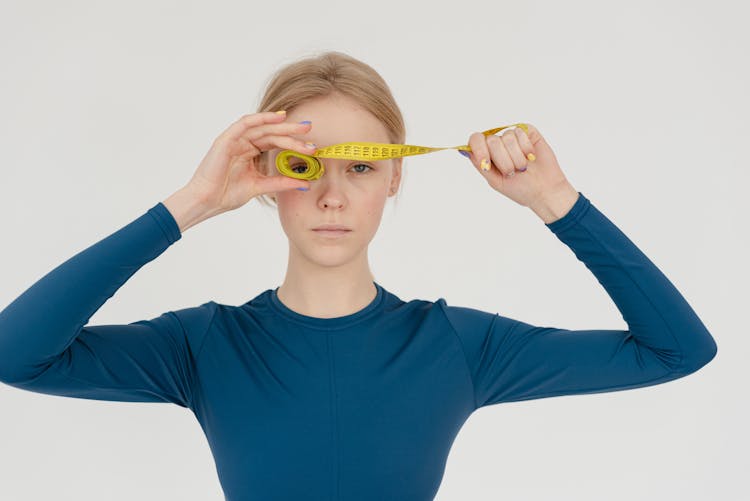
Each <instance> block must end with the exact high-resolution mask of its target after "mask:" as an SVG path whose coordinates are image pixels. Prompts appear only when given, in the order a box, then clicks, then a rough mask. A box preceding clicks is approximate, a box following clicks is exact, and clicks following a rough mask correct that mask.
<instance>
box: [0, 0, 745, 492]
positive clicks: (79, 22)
mask: <svg viewBox="0 0 750 501" xmlns="http://www.w3.org/2000/svg"><path fill="white" fill-rule="evenodd" d="M431 6H432V7H431ZM433 7H434V8H433ZM747 19H748V12H747V7H746V6H744V4H743V3H742V2H737V1H733V2H727V1H716V2H698V1H690V2H677V1H670V2H646V1H638V2H633V1H629V2H594V1H586V2H583V1H568V2H552V1H548V2H537V1H528V0H526V1H514V2H498V1H493V2H472V1H468V2H456V3H454V4H448V5H447V6H445V7H443V6H440V7H438V6H437V5H436V4H432V3H430V4H427V3H424V4H423V3H416V2H414V3H407V2H403V1H401V2H385V1H380V2H373V3H371V4H361V5H358V4H354V3H352V2H344V1H340V2H289V1H287V2H283V3H278V2H248V1H245V2H227V1H212V2H186V1H179V2H178V1H169V2H167V1H136V2H134V1H129V2H118V3H114V2H95V1H86V2H83V1H71V2H53V1H51V0H49V1H23V2H21V1H15V2H8V1H4V2H3V3H2V13H1V14H0V56H1V57H2V78H0V89H1V90H2V92H1V93H0V109H1V110H2V113H1V114H0V128H1V133H0V141H1V144H0V146H1V151H2V155H3V161H2V166H1V167H0V214H2V216H1V217H2V233H1V235H2V237H1V238H2V245H0V252H2V256H1V259H0V308H2V307H4V306H5V305H7V304H9V303H10V302H11V301H12V300H13V299H15V298H16V297H17V296H18V295H20V294H21V293H22V292H23V291H24V290H26V289H27V288H28V287H29V286H30V285H32V284H33V283H34V282H35V281H36V280H38V279H39V278H41V277H42V276H43V275H44V274H46V273H47V272H48V271H50V270H51V269H52V268H54V267H56V266H57V265H58V264H60V263H62V262H63V261H65V260H66V259H67V258H69V257H70V256H72V255H73V254H75V253H77V252H79V251H81V250H83V249H84V248H86V247H88V246H89V245H92V244H93V243H95V242H97V241H98V240H100V239H101V238H104V237H105V236H107V235H109V234H111V233H112V232H114V231H115V230H117V229H119V228H121V227H122V226H124V225H125V224H127V223H129V222H130V221H132V220H133V219H135V218H136V217H138V216H140V215H141V214H143V213H144V212H145V211H146V210H148V209H149V208H150V207H152V206H153V205H154V204H156V203H157V202H158V201H163V200H164V199H166V198H167V197H168V196H169V195H170V194H171V193H173V192H174V191H175V190H177V189H178V188H179V187H181V186H182V185H183V184H184V183H185V182H186V181H187V180H188V179H189V177H190V175H191V174H192V173H193V171H194V169H195V168H196V167H197V165H198V163H199V162H200V160H201V159H202V157H203V155H204V154H205V152H206V151H207V150H208V148H209V147H210V145H211V142H212V141H213V139H214V138H215V137H216V136H217V135H218V134H219V133H220V132H221V131H223V130H224V129H225V128H226V127H227V126H228V125H229V124H230V123H231V122H233V121H234V120H236V119H237V118H239V117H240V116H241V115H243V114H245V113H251V112H255V111H256V106H257V104H258V102H259V100H260V97H261V95H262V91H263V86H264V84H265V82H266V80H267V78H268V77H269V75H270V74H271V73H272V72H273V71H275V70H276V69H277V68H278V67H279V66H281V65H283V64H286V63H288V62H291V61H293V60H296V59H298V58H301V57H304V56H307V55H313V54H316V53H319V52H322V51H325V50H340V51H343V52H346V53H348V54H351V55H352V56H354V57H357V58H359V59H361V60H363V61H364V62H366V63H368V64H370V65H371V66H373V67H374V68H375V69H376V70H378V71H379V72H380V73H381V75H382V76H383V77H384V78H385V79H386V81H387V82H388V83H389V85H390V86H391V89H392V91H393V93H394V95H395V97H396V99H397V101H398V102H399V104H400V106H401V108H402V111H403V113H404V116H405V119H406V125H407V139H408V140H407V142H408V143H409V144H419V145H425V146H454V145H458V144H466V142H467V140H468V136H469V135H470V133H471V132H475V131H482V130H486V129H489V128H492V127H496V126H499V125H503V124H509V123H515V122H529V123H532V124H534V125H535V126H536V127H537V128H538V129H539V130H540V132H541V133H542V135H544V136H545V138H546V139H547V141H548V142H549V143H550V145H551V146H552V148H553V150H554V151H555V153H556V155H557V158H558V160H559V161H560V164H561V166H562V168H563V171H564V172H565V173H566V175H567V177H568V179H569V180H570V181H571V183H572V184H573V186H574V187H575V188H576V189H577V190H578V191H581V192H582V193H584V194H585V195H586V196H587V197H588V198H589V199H590V200H591V201H592V203H593V204H595V205H596V207H597V208H598V209H599V210H600V211H602V212H603V213H604V214H605V215H606V216H607V217H609V218H610V219H611V220H612V221H613V222H614V223H615V224H617V226H618V227H619V228H620V229H621V230H622V231H623V232H624V233H625V234H626V235H628V237H629V238H630V239H631V240H633V242H634V243H636V245H638V246H639V248H640V249H641V250H643V251H644V252H645V253H646V255H648V256H649V258H650V259H651V260H652V261H653V262H654V263H655V264H657V266H659V268H660V269H661V270H662V271H663V272H664V273H665V274H666V275H667V277H668V278H669V279H670V280H671V281H672V283H674V284H675V286H676V287H677V288H678V289H679V290H680V292H681V293H682V294H683V295H684V297H685V298H686V299H687V300H688V302H689V303H690V304H691V306H692V307H693V308H694V309H695V310H696V312H697V313H698V315H699V316H700V318H701V319H702V321H703V322H704V323H705V325H706V326H707V327H708V329H709V330H710V331H711V333H712V335H713V336H714V338H715V339H716V341H717V344H718V355H717V357H716V358H715V359H714V360H713V361H712V362H711V363H710V364H709V365H707V366H706V367H704V368H703V369H701V370H700V371H699V372H697V373H695V374H693V375H690V376H688V377H686V378H682V379H679V380H676V381H673V382H669V383H665V384H662V385H658V386H653V387H648V388H641V389H636V390H627V391H620V392H612V393H604V394H594V395H574V396H565V397H553V398H546V399H538V400H532V401H524V402H515V403H507V404H503V405H496V406H492V407H487V408H483V409H480V410H478V411H477V412H476V413H474V414H473V415H472V416H471V417H470V419H469V420H468V421H467V422H466V424H465V425H464V427H463V428H462V430H461V432H460V433H459V435H458V437H457V439H456V441H455V443H454V445H453V449H452V450H451V454H450V456H449V459H448V463H447V467H446V471H445V476H444V478H443V482H442V485H441V488H440V491H439V493H438V496H437V498H436V499H437V500H439V501H444V500H455V499H471V500H497V499H513V500H529V501H532V500H550V499H555V500H558V501H561V500H576V501H583V500H601V499H608V500H628V501H631V500H633V499H638V500H659V501H663V500H680V501H684V500H693V499H694V500H703V499H722V500H740V499H748V498H749V496H750V490H748V487H747V483H746V478H745V476H746V473H747V460H746V451H747V450H748V446H750V443H749V442H750V441H749V440H748V436H749V433H748V431H747V423H748V421H750V415H749V414H750V413H749V412H748V409H747V395H748V391H747V383H746V382H747V380H748V371H747V368H746V367H747V360H748V346H750V342H748V333H747V327H746V325H747V320H746V318H745V317H744V314H745V313H746V312H747V307H746V304H745V303H746V299H747V297H748V294H747V292H746V284H747V282H748V279H750V277H749V276H748V265H747V261H746V260H747V256H748V250H749V249H748V247H749V245H748V240H749V239H748V230H747V228H748V215H747V214H748V209H749V208H750V207H749V206H748V203H747V201H746V196H747V193H748V183H749V182H750V175H749V174H748V165H747V164H748V162H747V156H748V155H747V149H746V148H747V144H748V139H747V136H748V125H747V123H748V119H749V118H748V108H749V106H748V102H749V100H748V97H747V96H748V91H747V89H748V86H749V85H750V81H749V80H750V79H749V78H748V63H747V55H748V48H750V38H749V37H748V35H747V29H746V21H747ZM404 170H405V171H406V172H405V179H404V182H403V184H402V192H401V194H400V197H399V200H398V202H397V203H396V204H395V205H393V202H392V201H391V202H389V203H388V205H387V208H386V212H385V214H384V217H383V221H382V224H381V227H380V230H379V233H378V234H377V236H376V237H375V239H374V240H373V242H372V244H371V247H370V256H371V264H372V269H373V273H374V275H375V278H376V280H377V281H378V282H379V283H380V284H382V285H383V286H384V287H386V288H387V289H389V290H390V291H392V292H393V293H395V294H396V295H398V296H399V297H401V298H402V299H403V300H405V301H408V300H410V299H412V298H421V299H428V300H433V301H434V300H436V299H437V298H439V297H444V298H446V300H447V301H448V304H452V305H464V306H471V307H474V308H479V309H483V310H486V311H491V312H499V313H501V314H505V315H508V316H511V317H513V318H518V319H521V320H526V321H528V322H531V323H535V324H543V325H555V326H559V327H565V328H570V329H589V328H602V329H620V328H622V329H624V328H627V326H626V324H625V323H624V321H623V319H622V317H621V315H620V313H619V312H618V310H617V309H616V307H615V305H614V303H613V302H612V300H611V299H610V298H609V296H608V295H607V294H606V292H605V291H604V289H603V288H602V287H601V286H600V285H599V283H598V282H597V281H596V279H595V277H594V276H593V275H592V274H591V273H590V272H589V271H588V270H587V269H586V268H585V266H584V265H583V264H582V263H581V262H579V261H578V260H577V259H576V258H575V256H574V254H573V253H572V252H571V250H570V249H568V248H567V247H566V246H565V245H564V244H562V243H561V242H560V241H559V240H558V239H557V238H556V237H555V236H554V234H553V233H551V232H550V231H549V230H548V229H547V228H546V227H545V226H544V224H543V222H542V221H541V220H540V219H539V218H538V217H537V216H536V215H535V214H534V213H533V212H531V211H530V210H529V209H527V208H524V207H521V206H519V205H517V204H515V202H513V201H511V200H509V199H507V198H505V197H503V196H502V195H501V194H499V193H498V192H496V191H494V190H492V189H491V188H490V187H489V185H488V184H487V183H486V182H485V181H484V179H483V178H482V176H481V174H480V173H479V172H477V171H476V170H475V169H474V167H473V166H472V165H471V164H470V163H469V161H468V160H466V159H465V158H463V157H461V156H459V155H458V154H457V153H455V152H454V151H450V150H446V151H440V152H436V153H431V154H429V155H422V156H417V157H411V158H407V159H405V162H404ZM286 260H287V241H286V236H285V235H284V233H283V230H282V228H281V225H280V224H279V221H278V216H277V215H276V213H275V212H274V210H272V209H268V208H265V207H262V206H260V205H259V204H258V203H257V201H251V202H250V203H248V204H247V205H245V206H243V207H242V208H240V209H238V210H236V211H232V212H230V213H224V214H222V215H220V216H217V217H216V218H212V219H209V220H208V221H205V222H203V223H201V224H200V225H198V226H195V227H193V228H191V229H189V230H187V231H186V233H185V234H184V235H183V238H182V240H181V241H179V242H178V243H177V244H176V245H174V246H172V247H170V248H169V249H168V250H167V251H166V252H165V253H164V254H163V255H161V256H160V257H159V258H158V259H156V260H155V261H153V262H151V263H149V264H147V265H146V266H145V268H143V269H142V270H141V271H140V272H138V273H137V274H136V275H134V276H133V277H132V278H131V279H130V280H129V281H128V282H127V283H126V284H125V285H124V286H123V287H122V288H121V289H120V290H119V291H118V292H117V293H116V295H115V296H114V297H113V298H111V299H110V300H109V301H108V302H107V303H106V304H105V305H104V306H103V307H102V308H101V309H100V310H99V311H98V312H97V313H96V314H95V315H94V316H93V317H92V319H91V321H90V323H91V324H101V323H116V322H119V323H128V322H132V321H135V320H139V319H146V318H152V317H154V316H156V315H158V314H160V313H161V312H164V311H167V310H171V309H177V308H182V307H187V306H194V305H198V304H200V303H202V302H205V301H208V300H215V301H217V302H221V303H225V304H241V303H244V302H246V301H248V300H249V299H251V298H253V297H254V296H256V295H257V294H259V293H260V292H262V291H264V290H266V289H268V288H273V287H276V286H277V285H279V284H280V283H281V281H282V280H283V276H284V273H285V266H286ZM40 314H43V311H40ZM0 499H2V500H13V501H31V500H40V499H56V500H76V501H83V500H101V499H107V500H131V499H147V500H151V499H154V500H156V499H158V500H170V499H184V500H201V501H209V500H213V501H219V500H222V499H223V495H222V493H221V489H220V485H219V483H218V478H217V476H216V472H215V469H214V463H213V458H212V457H211V454H210V451H209V449H208V445H207V442H206V440H205V438H204V436H203V434H202V431H201V429H200V427H199V425H198V423H197V421H195V419H194V417H193V415H192V414H191V413H190V412H189V411H188V410H186V409H182V408H180V407H177V406H174V405H168V404H139V403H122V402H103V401H93V400H82V399H71V398H63V397H57V396H49V395H43V394H36V393H31V392H26V391H22V390H18V389H15V388H12V387H9V386H5V385H0Z"/></svg>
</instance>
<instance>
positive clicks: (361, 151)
mask: <svg viewBox="0 0 750 501" xmlns="http://www.w3.org/2000/svg"><path fill="white" fill-rule="evenodd" d="M516 126H518V127H520V128H522V129H523V130H524V132H526V133H527V134H528V132H529V127H528V125H526V124H525V123H517V124H511V125H503V126H502V127H496V128H494V129H488V130H486V131H484V132H482V134H484V135H485V136H491V135H493V134H494V133H496V132H498V131H501V130H503V129H507V128H508V127H516ZM451 149H456V150H459V151H471V147H470V146H468V145H461V146H446V147H444V148H432V147H429V146H415V145H411V144H390V143H367V142H352V143H339V144H332V145H330V146H326V147H325V148H318V149H317V150H315V152H314V153H313V154H311V155H306V154H304V153H300V152H298V151H294V150H282V151H280V152H279V154H278V155H276V169H277V170H278V171H279V172H280V173H281V174H283V175H284V176H288V177H293V178H295V179H306V180H309V181H313V180H315V179H318V178H320V177H321V176H322V175H323V174H324V173H325V167H324V166H323V164H322V163H321V162H320V160H318V159H319V158H343V159H346V160H364V161H367V160H373V161H374V160H388V159H389V158H398V157H406V156H411V155H423V154H425V153H431V152H433V151H439V150H451ZM301 166H304V167H305V171H304V172H297V171H296V170H295V169H297V168H298V167H301Z"/></svg>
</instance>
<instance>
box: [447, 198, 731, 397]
mask: <svg viewBox="0 0 750 501" xmlns="http://www.w3.org/2000/svg"><path fill="white" fill-rule="evenodd" d="M546 226H547V227H548V228H549V229H550V230H551V231H552V232H553V233H555V235H556V236H557V237H558V239H559V240H561V241H562V242H563V243H565V244H566V245H567V246H568V247H569V248H570V249H571V250H572V251H573V253H574V254H575V255H576V257H577V258H578V260H579V261H581V262H583V263H584V265H585V266H586V267H587V268H588V269H589V270H590V271H591V272H592V273H593V274H594V275H595V276H596V278H597V280H598V281H599V283H600V284H601V285H602V286H603V287H604V288H605V290H606V292H607V294H608V295H609V296H610V297H611V298H612V300H613V301H614V303H615V305H616V306H617V309H618V310H619V311H620V313H621V314H622V316H623V319H624V320H625V322H626V324H627V326H628V329H627V330H616V329H595V330H593V329H592V330H570V329H563V328H556V327H549V326H537V325H532V324H530V323H526V322H522V321H520V320H517V319H513V318H509V317H505V316H502V315H499V314H492V313H488V312H484V311H480V310H476V309H473V308H466V307H460V306H449V305H447V304H446V302H445V300H444V299H442V298H441V299H439V300H438V304H439V305H440V307H441V308H442V309H443V311H444V312H445V315H446V316H447V319H448V323H449V324H450V326H451V328H452V330H453V331H454V332H455V334H456V335H457V337H458V340H459V341H460V343H461V347H462V349H463V351H464V355H465V357H466V361H467V365H468V368H469V372H470V375H471V378H472V382H473V386H474V398H475V407H476V408H479V407H482V406H486V405H493V404H498V403H501V402H513V401H520V400H530V399H535V398H545V397H554V396H561V395H574V394H589V393H602V392H609V391H619V390H626V389H632V388H640V387H644V386H651V385H656V384H659V383H664V382H667V381H671V380H674V379H677V378H680V377H683V376H686V375H688V374H690V373H693V372H695V371H697V370H698V369H700V368H701V367H703V366H704V365H706V364H707V363H709V362H710V361H711V360H712V359H713V358H714V356H715V355H716V352H717V346H716V342H715V341H714V339H713V337H712V336H711V334H710V333H709V332H708V330H707V329H706V327H705V326H704V325H703V323H702V322H701V320H700V319H699V318H698V316H697V315H696V313H695V312H694V311H693V309H692V308H691V307H690V305H689V304H688V303H687V302H686V301H685V299H684V298H683V297H682V295H681V294H680V293H679V291H678V290H677V289H676V288H675V287H674V285H673V284H672V283H671V282H670V281H669V280H668V279H667V278H666V277H665V276H664V274H663V273H662V272H661V271H660V270H659V269H658V268H657V267H656V266H655V265H654V264H653V263H652V262H651V261H650V260H649V259H648V258H647V257H646V256H645V255H644V254H643V253H642V252H641V251H640V249H638V247H636V246H635V244H633V242H631V241H630V240H629V239H628V238H627V237H626V236H625V235H624V234H623V233H622V232H621V231H620V230H619V229H618V228H617V227H616V226H615V225H614V224H613V223H612V222H611V221H610V220H609V219H607V218H606V217H605V216H604V215H603V214H602V213H601V212H599V210H597V208H596V207H595V206H594V205H593V204H592V203H591V202H590V201H589V200H588V199H587V198H586V197H585V196H584V195H583V194H582V193H580V192H579V196H578V199H577V200H576V202H575V204H574V205H573V206H572V207H571V209H570V210H569V211H568V212H567V213H566V214H565V215H564V216H563V217H562V218H560V219H557V220H556V221H553V222H551V223H548V224H546Z"/></svg>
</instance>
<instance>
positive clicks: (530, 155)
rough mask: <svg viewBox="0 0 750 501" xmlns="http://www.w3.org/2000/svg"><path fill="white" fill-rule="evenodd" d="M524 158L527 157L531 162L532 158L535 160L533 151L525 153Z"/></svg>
mask: <svg viewBox="0 0 750 501" xmlns="http://www.w3.org/2000/svg"><path fill="white" fill-rule="evenodd" d="M526 158H528V159H529V162H533V161H534V160H536V157H535V156H534V154H533V153H529V154H528V155H526Z"/></svg>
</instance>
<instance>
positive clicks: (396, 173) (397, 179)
mask: <svg viewBox="0 0 750 501" xmlns="http://www.w3.org/2000/svg"><path fill="white" fill-rule="evenodd" d="M394 160H395V162H394V164H393V167H392V169H393V175H392V176H391V185H390V187H389V189H388V193H389V195H388V196H393V195H395V194H396V192H397V191H398V187H399V185H400V184H401V167H402V164H403V161H404V157H398V158H394Z"/></svg>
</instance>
